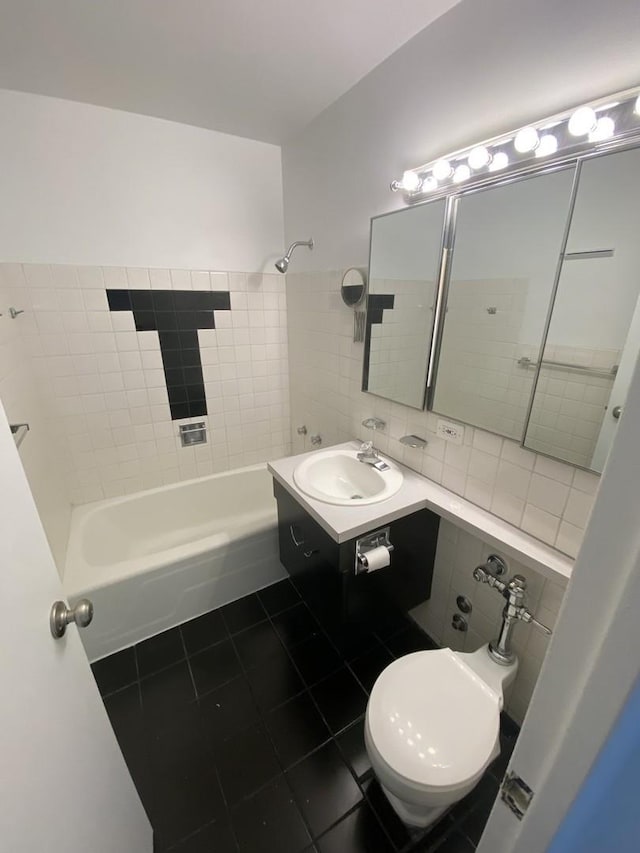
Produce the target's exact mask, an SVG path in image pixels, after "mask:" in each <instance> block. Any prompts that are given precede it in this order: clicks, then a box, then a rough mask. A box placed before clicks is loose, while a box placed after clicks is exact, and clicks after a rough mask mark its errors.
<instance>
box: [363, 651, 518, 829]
mask: <svg viewBox="0 0 640 853" xmlns="http://www.w3.org/2000/svg"><path fill="white" fill-rule="evenodd" d="M517 668H518V664H517V661H514V662H513V663H511V664H508V665H500V664H498V663H496V662H494V661H493V660H492V659H491V658H490V657H489V654H488V649H487V646H486V645H485V646H482V648H480V649H478V650H477V651H476V652H473V653H472V654H464V653H462V652H453V651H451V649H438V650H437V651H425V652H416V653H415V654H410V655H406V656H405V657H402V658H399V659H398V660H396V661H394V662H393V663H392V664H390V665H389V666H388V667H387V668H386V669H385V670H384V671H383V672H382V673H381V674H380V676H379V677H378V680H377V681H376V683H375V684H374V687H373V690H372V691H371V696H370V697H369V703H368V705H367V717H366V724H365V744H366V748H367V752H368V754H369V760H370V761H371V766H372V767H373V770H374V773H375V774H376V776H377V777H378V780H379V782H380V785H381V786H382V789H383V791H384V792H385V794H386V796H387V798H388V800H389V802H390V803H391V805H392V806H393V808H394V809H395V811H396V813H397V814H398V816H399V817H400V818H401V819H402V820H403V821H404V822H405V823H406V824H409V825H410V826H416V827H421V828H424V827H427V826H429V825H430V824H431V823H433V821H435V820H436V819H437V818H438V817H439V816H440V815H441V814H442V813H443V812H444V811H445V810H446V809H448V808H449V807H450V806H452V805H453V804H454V803H456V802H457V801H458V800H460V799H462V797H464V796H465V795H466V794H468V793H469V791H471V790H472V788H473V787H474V786H475V785H476V784H477V783H478V782H479V781H480V779H481V777H482V775H483V773H484V771H485V770H486V769H487V767H488V766H489V764H491V762H492V761H493V760H494V759H495V758H496V757H497V756H498V755H499V754H500V740H499V733H500V711H501V710H502V706H503V691H504V690H505V688H506V687H507V686H508V685H509V684H510V683H511V682H512V681H513V679H514V677H515V674H516V671H517Z"/></svg>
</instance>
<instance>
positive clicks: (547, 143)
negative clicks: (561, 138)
mask: <svg viewBox="0 0 640 853" xmlns="http://www.w3.org/2000/svg"><path fill="white" fill-rule="evenodd" d="M557 150H558V140H557V139H556V137H555V136H554V135H553V134H552V133H545V134H544V136H541V137H540V142H539V144H538V147H537V148H536V157H549V155H551V154H555V153H556V151H557Z"/></svg>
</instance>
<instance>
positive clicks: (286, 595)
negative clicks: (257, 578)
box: [258, 579, 300, 616]
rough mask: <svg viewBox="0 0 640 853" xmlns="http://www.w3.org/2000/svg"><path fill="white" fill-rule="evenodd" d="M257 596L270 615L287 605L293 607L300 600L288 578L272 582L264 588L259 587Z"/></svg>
mask: <svg viewBox="0 0 640 853" xmlns="http://www.w3.org/2000/svg"><path fill="white" fill-rule="evenodd" d="M258 598H259V599H260V601H261V602H262V606H263V607H264V609H265V610H266V611H267V613H268V614H269V615H270V616H274V615H275V614H276V613H280V612H281V611H282V610H286V609H287V608H288V607H293V606H294V604H297V603H298V602H299V601H300V596H299V595H298V593H297V591H296V589H295V587H294V586H293V584H292V583H291V581H290V580H288V579H287V580H283V581H280V582H279V583H274V584H272V586H268V587H266V589H261V590H260V592H259V593H258Z"/></svg>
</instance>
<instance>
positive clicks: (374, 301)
mask: <svg viewBox="0 0 640 853" xmlns="http://www.w3.org/2000/svg"><path fill="white" fill-rule="evenodd" d="M394 300H395V296H394V295H393V294H388V293H370V294H369V297H368V299H367V319H366V325H365V333H364V370H363V376H362V387H363V389H364V390H365V391H366V390H367V388H368V387H369V356H370V354H371V326H372V325H373V324H374V323H382V317H383V313H382V312H383V311H384V309H385V308H393V303H394Z"/></svg>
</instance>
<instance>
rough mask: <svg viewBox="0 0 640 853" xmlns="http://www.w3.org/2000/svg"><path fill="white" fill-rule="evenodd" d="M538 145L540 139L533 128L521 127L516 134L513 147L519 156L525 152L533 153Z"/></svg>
mask: <svg viewBox="0 0 640 853" xmlns="http://www.w3.org/2000/svg"><path fill="white" fill-rule="evenodd" d="M538 145H540V138H539V136H538V131H537V130H536V129H535V127H523V128H522V130H519V131H518V132H517V133H516V138H515V141H514V143H513V147H514V148H515V149H516V151H517V152H518V153H520V154H526V153H527V151H535V149H536V148H537V147H538Z"/></svg>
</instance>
